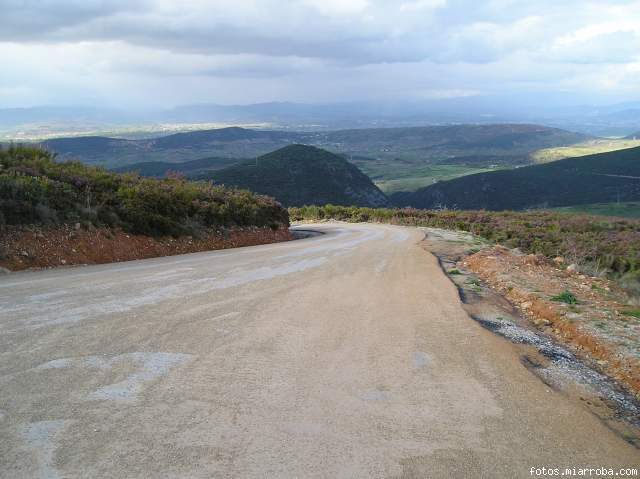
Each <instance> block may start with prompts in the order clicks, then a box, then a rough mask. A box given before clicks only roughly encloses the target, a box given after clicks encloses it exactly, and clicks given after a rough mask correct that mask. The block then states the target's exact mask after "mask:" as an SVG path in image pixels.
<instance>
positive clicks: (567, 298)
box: [551, 290, 578, 304]
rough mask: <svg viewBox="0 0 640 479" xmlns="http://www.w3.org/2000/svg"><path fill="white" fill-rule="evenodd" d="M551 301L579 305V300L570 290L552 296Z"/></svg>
mask: <svg viewBox="0 0 640 479" xmlns="http://www.w3.org/2000/svg"><path fill="white" fill-rule="evenodd" d="M551 301H557V302H558V303H565V304H578V298H576V297H575V295H574V294H573V293H572V292H571V291H569V290H564V291H563V292H562V293H560V294H558V295H556V296H552V297H551Z"/></svg>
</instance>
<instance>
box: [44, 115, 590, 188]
mask: <svg viewBox="0 0 640 479" xmlns="http://www.w3.org/2000/svg"><path fill="white" fill-rule="evenodd" d="M589 138H590V137H589V136H587V135H583V134H578V133H573V132H568V131H564V130H560V129H556V128H548V127H543V126H538V125H527V124H495V125H492V124H489V125H451V126H428V127H407V128H370V129H351V130H337V131H311V132H304V131H288V130H287V131H284V130H251V129H245V128H239V127H230V128H222V129H215V130H203V131H193V132H184V133H177V134H173V135H168V136H163V137H158V138H148V139H139V140H131V139H123V138H106V137H73V138H58V139H50V140H46V141H44V142H42V145H43V146H44V147H46V148H47V149H50V150H52V151H54V152H56V153H57V154H58V157H59V159H61V160H65V159H79V160H81V161H83V162H86V163H90V164H96V165H101V166H105V167H107V168H116V169H117V170H118V171H125V170H126V169H127V168H129V169H131V170H134V171H141V172H142V173H143V174H146V173H145V172H147V171H150V172H151V173H153V175H156V173H157V172H158V171H162V169H163V168H164V171H168V170H169V169H170V167H169V165H165V164H164V163H169V164H176V167H175V168H173V170H174V171H182V172H184V173H185V174H186V175H187V176H190V175H191V174H192V173H191V172H190V171H188V169H189V168H190V167H187V168H183V167H182V166H180V165H181V164H183V163H190V162H193V161H195V160H199V161H202V162H203V163H202V164H204V162H206V161H207V160H205V159H206V158H221V159H222V158H227V159H229V162H228V163H227V164H229V163H230V162H231V160H232V159H235V160H237V161H241V160H249V159H252V158H256V157H258V156H261V155H264V154H267V153H270V152H272V151H275V150H277V149H279V148H282V147H284V146H287V145H290V144H305V145H310V146H316V147H318V148H322V149H325V150H327V151H330V152H333V153H337V154H340V155H342V156H344V158H346V159H347V160H348V161H349V162H351V163H353V164H354V165H356V166H357V167H358V168H359V169H360V170H362V171H363V172H364V173H365V174H366V175H368V176H369V177H370V178H371V179H372V180H373V181H374V182H375V183H376V185H378V187H379V188H381V189H382V190H383V191H384V192H386V193H395V192H397V191H413V190H416V189H418V188H420V187H423V186H427V185H430V184H432V183H434V182H435V181H442V180H448V179H452V178H456V177H459V176H463V175H467V174H472V173H479V172H484V171H493V170H496V169H501V168H512V167H515V166H522V165H527V164H530V163H531V162H532V159H531V155H533V154H534V153H535V152H536V151H539V150H541V149H545V148H557V147H565V146H570V145H574V144H579V143H581V142H584V141H588V140H589ZM156 162H158V163H161V164H160V165H153V163H156ZM140 163H143V164H142V165H141V164H140ZM209 163H210V164H211V166H212V169H214V168H217V167H218V166H221V165H222V162H220V163H215V164H214V162H213V161H210V162H209Z"/></svg>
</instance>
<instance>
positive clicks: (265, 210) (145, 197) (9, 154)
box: [0, 146, 289, 236]
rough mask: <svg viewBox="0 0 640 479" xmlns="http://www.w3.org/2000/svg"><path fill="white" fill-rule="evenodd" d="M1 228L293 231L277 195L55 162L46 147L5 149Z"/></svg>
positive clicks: (0, 154) (1, 154)
mask: <svg viewBox="0 0 640 479" xmlns="http://www.w3.org/2000/svg"><path fill="white" fill-rule="evenodd" d="M0 218H2V224H7V225H20V224H34V223H35V224H58V223H65V222H77V221H81V222H84V223H88V224H93V225H96V226H119V227H122V228H124V229H125V230H127V231H130V232H133V233H144V234H149V235H175V236H177V235H182V234H197V233H199V232H200V231H202V230H203V229H207V228H212V227H225V226H259V227H262V226H269V227H272V228H278V227H281V226H288V224H289V216H288V213H287V211H286V210H285V209H284V208H282V206H281V205H280V204H279V203H277V202H276V201H275V200H273V199H272V198H268V197H266V196H259V195H255V194H253V193H250V192H248V191H242V190H231V189H227V188H223V187H221V186H216V185H213V184H212V183H210V182H190V181H186V180H185V179H183V178H181V177H177V176H173V177H171V178H167V179H162V180H157V179H150V178H141V177H140V176H138V175H134V174H124V175H123V174H116V173H111V172H108V171H106V170H104V169H102V168H96V167H90V166H86V165H83V164H81V163H78V162H65V163H57V162H56V161H55V157H54V155H52V154H50V153H49V152H47V151H45V150H41V149H38V148H33V147H25V146H10V147H9V148H8V149H6V150H2V149H0Z"/></svg>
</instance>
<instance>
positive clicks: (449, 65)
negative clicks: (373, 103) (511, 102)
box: [0, 0, 640, 107]
mask: <svg viewBox="0 0 640 479" xmlns="http://www.w3.org/2000/svg"><path fill="white" fill-rule="evenodd" d="M0 12H1V15H2V20H1V22H0V59H2V69H1V73H0V107H15V106H33V105H81V104H82V105H107V106H112V107H128V106H135V107H150V106H159V107H168V106H173V105H178V104H189V103H221V104H236V103H240V104H242V103H255V102H268V101H296V102H308V103H311V102H335V101H349V100H370V99H379V98H383V99H390V100H394V99H409V100H412V99H424V98H427V99H428V98H450V97H461V96H472V95H487V94H503V93H508V94H514V95H523V96H535V95H541V94H547V93H555V94H556V95H557V94H567V95H570V96H571V97H572V98H573V97H575V98H576V99H580V100H582V101H589V102H592V103H598V102H605V101H607V102H611V101H622V100H640V1H615V0H610V1H594V2H590V1H588V0H528V1H518V0H488V1H482V0H397V1H394V0H292V1H283V0H281V1H277V0H209V1H206V0H111V1H108V0H104V1H101V0H0Z"/></svg>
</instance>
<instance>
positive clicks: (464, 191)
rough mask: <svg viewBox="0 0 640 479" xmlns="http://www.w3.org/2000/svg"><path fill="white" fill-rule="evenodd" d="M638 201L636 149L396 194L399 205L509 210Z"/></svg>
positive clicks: (639, 152) (639, 171)
mask: <svg viewBox="0 0 640 479" xmlns="http://www.w3.org/2000/svg"><path fill="white" fill-rule="evenodd" d="M638 200H640V148H629V149H626V150H618V151H613V152H609V153H601V154H597V155H589V156H583V157H579V158H570V159H566V160H560V161H556V162H552V163H547V164H543V165H535V166H528V167H523V168H517V169H514V170H502V171H495V172H490V173H480V174H476V175H470V176H465V177H462V178H457V179H454V180H450V181H443V182H440V183H436V184H434V185H432V186H428V187H426V188H422V189H420V190H418V191H416V192H414V193H397V194H395V195H393V196H392V201H393V202H394V203H395V204H396V205H398V206H412V207H415V208H436V207H447V208H457V209H487V210H508V209H514V210H519V209H525V208H546V207H556V206H571V205H580V204H589V203H607V202H617V201H638Z"/></svg>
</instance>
